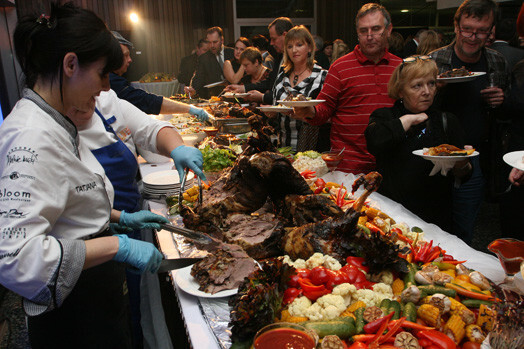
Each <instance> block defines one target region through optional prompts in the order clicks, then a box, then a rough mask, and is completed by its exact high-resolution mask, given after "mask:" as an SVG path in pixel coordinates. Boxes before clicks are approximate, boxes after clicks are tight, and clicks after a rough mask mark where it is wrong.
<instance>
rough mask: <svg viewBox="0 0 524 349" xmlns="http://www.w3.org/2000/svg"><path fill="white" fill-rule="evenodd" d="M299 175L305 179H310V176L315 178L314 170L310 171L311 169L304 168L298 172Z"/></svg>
mask: <svg viewBox="0 0 524 349" xmlns="http://www.w3.org/2000/svg"><path fill="white" fill-rule="evenodd" d="M300 175H301V176H302V177H304V178H305V179H311V178H315V176H316V172H315V171H311V170H305V171H303V172H300Z"/></svg>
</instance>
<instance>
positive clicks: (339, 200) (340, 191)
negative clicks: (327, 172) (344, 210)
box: [336, 184, 346, 207]
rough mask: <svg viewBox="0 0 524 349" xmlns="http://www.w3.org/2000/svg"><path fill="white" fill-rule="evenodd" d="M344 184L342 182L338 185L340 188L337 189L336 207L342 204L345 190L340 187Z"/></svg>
mask: <svg viewBox="0 0 524 349" xmlns="http://www.w3.org/2000/svg"><path fill="white" fill-rule="evenodd" d="M343 186H344V184H342V185H341V186H340V188H338V191H337V202H336V204H337V206H338V207H342V206H344V196H345V195H346V190H345V189H343V188H342V187H343Z"/></svg>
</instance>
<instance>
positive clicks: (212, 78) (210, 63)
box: [191, 46, 234, 98]
mask: <svg viewBox="0 0 524 349" xmlns="http://www.w3.org/2000/svg"><path fill="white" fill-rule="evenodd" d="M233 52H234V50H233V49H232V48H231V47H225V46H224V62H225V61H226V60H228V59H229V60H233V59H234V55H233ZM223 75H224V72H223V70H222V68H221V67H220V64H218V61H217V57H216V56H215V55H214V54H213V53H212V52H211V51H207V52H206V53H204V54H202V55H200V57H198V66H197V70H196V72H195V76H193V80H192V82H191V86H193V88H194V89H195V90H196V91H197V93H198V95H199V96H200V97H202V98H209V97H210V96H212V95H215V96H216V95H217V94H219V93H220V92H221V91H222V89H223V88H224V87H223V86H217V87H214V88H206V87H204V85H208V84H212V83H214V82H218V81H221V80H222V79H223Z"/></svg>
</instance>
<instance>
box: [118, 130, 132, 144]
mask: <svg viewBox="0 0 524 349" xmlns="http://www.w3.org/2000/svg"><path fill="white" fill-rule="evenodd" d="M117 136H118V138H120V140H121V141H122V142H125V141H126V140H127V139H128V138H129V137H131V130H130V129H129V128H128V127H126V128H124V129H123V130H120V131H118V133H117Z"/></svg>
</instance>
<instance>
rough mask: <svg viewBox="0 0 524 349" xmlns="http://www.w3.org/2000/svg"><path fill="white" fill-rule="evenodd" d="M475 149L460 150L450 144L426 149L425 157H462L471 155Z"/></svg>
mask: <svg viewBox="0 0 524 349" xmlns="http://www.w3.org/2000/svg"><path fill="white" fill-rule="evenodd" d="M474 151H475V149H460V148H458V147H456V146H454V145H451V144H441V145H439V146H437V147H431V148H429V149H428V152H427V155H432V156H463V155H470V154H473V152H474Z"/></svg>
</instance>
